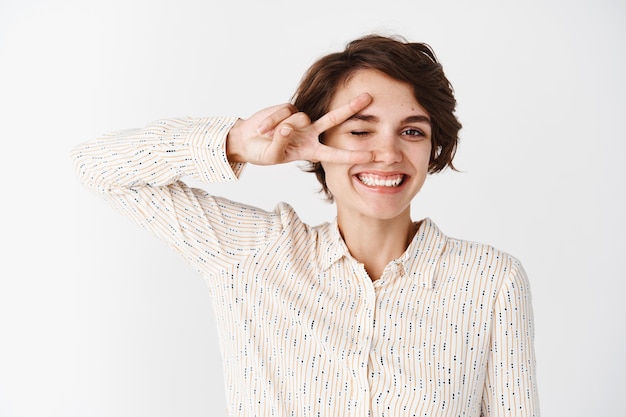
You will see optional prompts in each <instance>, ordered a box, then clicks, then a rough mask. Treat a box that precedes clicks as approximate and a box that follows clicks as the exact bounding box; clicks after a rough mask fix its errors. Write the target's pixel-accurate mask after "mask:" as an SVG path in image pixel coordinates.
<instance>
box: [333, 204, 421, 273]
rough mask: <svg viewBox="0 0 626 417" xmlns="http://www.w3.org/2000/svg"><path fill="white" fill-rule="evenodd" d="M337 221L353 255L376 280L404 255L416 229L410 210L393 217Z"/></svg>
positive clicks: (340, 219)
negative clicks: (390, 264) (390, 263)
mask: <svg viewBox="0 0 626 417" xmlns="http://www.w3.org/2000/svg"><path fill="white" fill-rule="evenodd" d="M337 222H338V225H339V230H340V231H341V235H342V237H343V239H344V241H345V242H346V246H347V247H348V250H350V253H351V254H352V256H353V257H354V258H355V259H356V260H357V261H359V262H361V263H362V264H363V265H364V266H365V270H366V271H367V273H368V274H369V276H370V278H371V279H372V280H377V279H378V278H380V276H381V275H382V273H383V270H384V269H385V267H386V266H387V264H389V262H391V261H393V260H394V259H397V258H399V257H400V256H402V254H403V253H404V251H405V250H406V248H407V247H408V246H409V244H410V243H411V240H412V239H413V236H415V233H416V232H417V225H416V224H414V223H413V221H412V220H411V216H410V213H409V212H408V210H407V213H405V214H403V215H402V216H398V217H397V218H394V219H390V220H380V219H352V218H351V219H343V218H342V217H341V216H340V215H339V214H338V216H337Z"/></svg>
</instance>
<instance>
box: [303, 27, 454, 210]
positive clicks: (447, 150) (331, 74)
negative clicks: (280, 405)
mask: <svg viewBox="0 0 626 417" xmlns="http://www.w3.org/2000/svg"><path fill="white" fill-rule="evenodd" d="M362 69H373V70H377V71H380V72H382V73H384V74H387V75H388V76H390V77H392V78H395V79H397V80H399V81H402V82H405V83H407V84H409V85H410V86H411V87H412V88H413V91H414V94H415V98H416V99H417V101H418V103H420V104H421V105H422V107H423V108H424V110H426V112H427V113H428V114H429V116H430V118H431V126H432V136H431V140H432V151H431V155H430V163H429V166H428V172H429V173H435V172H439V171H441V170H443V169H444V168H446V167H450V168H452V169H455V168H454V165H453V164H452V159H453V158H454V154H455V152H456V148H457V143H458V133H459V130H460V129H461V123H460V122H459V121H458V120H457V118H456V116H455V114H454V110H455V107H456V99H455V98H454V90H453V89H452V85H451V84H450V82H449V81H448V79H447V78H446V76H445V74H444V73H443V68H442V66H441V64H440V63H439V61H438V60H437V58H436V56H435V53H434V52H433V50H432V49H431V47H430V46H428V45H427V44H424V43H409V42H406V41H405V40H404V39H402V38H394V37H386V36H379V35H369V36H366V37H363V38H360V39H357V40H354V41H352V42H350V43H349V44H348V45H347V46H346V49H345V50H344V51H343V52H336V53H332V54H329V55H326V56H324V57H322V58H320V59H319V60H317V61H316V62H315V63H314V64H313V65H312V66H311V67H310V68H309V69H308V71H307V72H306V73H305V75H304V77H303V78H302V80H301V81H300V85H299V86H298V89H297V90H296V93H295V94H294V97H293V99H292V102H293V104H294V105H295V106H296V108H297V109H298V110H299V111H301V112H304V113H306V114H307V115H308V116H309V117H310V118H311V120H317V119H319V118H320V117H322V116H323V115H324V114H326V113H327V112H328V111H329V110H330V109H329V106H330V103H331V101H332V99H333V96H334V95H335V92H336V91H337V89H338V87H339V85H340V84H341V83H345V82H347V81H348V80H349V78H350V76H351V75H353V74H354V73H355V72H356V71H358V70H362ZM320 141H323V135H321V136H320ZM306 170H307V171H308V172H314V173H315V175H316V176H317V179H318V181H319V182H320V183H321V184H322V191H324V193H325V194H326V196H327V197H328V199H329V200H331V201H332V200H333V196H332V194H331V193H330V190H329V189H328V187H327V186H326V174H325V172H324V168H322V164H321V163H319V162H310V163H309V165H308V167H307V168H306Z"/></svg>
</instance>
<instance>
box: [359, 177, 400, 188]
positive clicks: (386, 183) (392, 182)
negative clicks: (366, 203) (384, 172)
mask: <svg viewBox="0 0 626 417" xmlns="http://www.w3.org/2000/svg"><path fill="white" fill-rule="evenodd" d="M358 177H359V180H361V182H362V183H363V184H365V185H367V186H369V187H397V186H398V185H400V183H401V182H402V178H403V176H402V175H398V176H396V177H394V178H392V179H385V178H380V177H376V176H373V175H359V176H358Z"/></svg>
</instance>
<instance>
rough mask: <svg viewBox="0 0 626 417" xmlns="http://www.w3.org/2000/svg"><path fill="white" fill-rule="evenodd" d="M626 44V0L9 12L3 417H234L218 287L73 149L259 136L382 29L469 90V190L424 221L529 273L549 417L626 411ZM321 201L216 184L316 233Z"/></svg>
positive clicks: (5, 9) (1, 66) (183, 4)
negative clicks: (140, 221) (95, 185)
mask: <svg viewBox="0 0 626 417" xmlns="http://www.w3.org/2000/svg"><path fill="white" fill-rule="evenodd" d="M625 27H626V6H625V4H624V2H622V1H617V0H614V1H611V0H593V1H592V0H589V1H584V2H583V1H580V0H574V1H565V0H563V1H556V0H548V1H545V0H544V1H524V2H499V1H478V2H477V1H474V2H451V1H442V2H436V1H432V0H429V1H417V0H413V1H380V0H377V1H375V2H372V1H365V0H360V1H328V0H317V1H309V2H301V3H300V2H296V1H293V0H292V1H258V2H257V1H244V2H241V1H222V2H210V1H205V2H201V1H189V0H176V1H166V0H145V1H132V0H107V1H101V2H97V3H96V2H91V4H90V2H87V1H70V0H58V1H54V2H45V1H32V0H31V1H28V0H8V1H7V0H3V1H2V3H0V158H1V161H2V162H1V163H0V169H1V170H2V171H1V172H2V180H3V182H2V185H1V187H2V188H1V192H2V194H1V195H2V197H1V198H2V199H1V203H0V210H1V216H0V219H1V221H2V225H1V229H0V230H1V231H0V233H1V236H2V238H1V242H2V250H1V251H0V254H1V255H0V256H1V264H0V268H1V269H0V274H1V278H0V416H3V417H5V416H6V417H26V416H28V417H31V416H33V417H35V416H36V417H44V416H55V417H56V416H59V417H61V416H63V417H74V416H76V417H79V416H80V417H85V416H89V417H91V416H133V417H134V416H150V417H159V416H219V415H225V401H224V389H223V387H222V374H221V359H220V355H219V345H218V342H217V340H216V331H215V325H214V323H213V313H212V307H211V303H210V300H209V298H208V292H207V290H206V288H205V284H204V281H203V280H202V278H201V277H200V276H198V275H196V273H195V272H194V271H193V270H192V268H191V267H189V266H188V265H187V264H186V263H184V261H183V260H182V258H181V259H179V257H178V256H177V255H176V254H174V253H173V252H170V250H169V249H167V248H166V247H165V245H163V244H161V243H160V242H159V241H157V240H156V239H154V238H153V237H152V236H150V235H148V234H147V233H146V232H144V231H143V230H141V229H140V228H138V227H136V226H134V225H132V224H131V223H130V222H128V221H127V220H126V219H125V218H122V217H119V215H118V214H116V213H115V212H114V211H113V210H112V209H110V208H109V207H108V206H106V205H105V204H103V203H101V201H100V200H99V199H98V198H97V197H95V196H93V195H90V194H89V193H88V192H87V191H86V190H85V189H84V188H83V187H82V186H81V185H79V184H78V182H77V180H76V179H75V177H74V175H73V168H72V164H71V162H70V159H69V156H68V153H69V150H70V148H71V147H72V146H73V145H75V144H77V143H79V142H82V141H84V140H88V139H92V138H95V137H97V136H99V135H101V134H103V133H107V132H109V131H113V130H118V129H123V128H131V127H140V126H143V125H145V124H147V123H149V122H151V121H153V120H155V119H158V118H161V117H177V116H186V115H189V116H206V115H237V116H241V117H247V116H248V115H250V114H251V113H252V112H254V111H255V110H257V109H260V108H262V107H265V106H268V105H272V104H276V103H281V102H285V101H287V100H288V99H289V98H290V96H291V94H292V92H293V90H294V88H295V86H296V85H297V83H298V81H299V79H300V76H301V75H302V73H303V72H304V70H305V69H306V68H307V67H308V66H309V65H310V64H311V63H312V62H313V61H314V60H315V59H316V58H318V57H319V56H321V55H323V54H326V53H328V52H331V51H335V50H338V49H341V48H343V46H344V45H345V43H346V42H347V41H349V40H351V39H353V38H355V37H358V36H361V35H364V34H367V33H370V32H379V33H383V34H401V35H404V36H405V37H406V38H408V39H410V40H412V41H424V42H427V43H429V44H431V45H432V46H433V48H434V49H435V51H436V52H437V54H438V56H439V58H440V60H441V61H442V62H443V64H444V68H445V70H446V73H447V75H448V77H449V78H450V79H451V81H452V83H453V85H454V87H455V90H456V96H457V100H458V102H459V107H458V115H459V118H460V119H461V121H462V122H463V124H464V129H463V130H462V141H461V145H460V149H459V152H458V159H457V166H458V168H459V169H460V170H461V171H462V172H461V173H454V172H445V173H443V174H439V175H437V176H433V177H431V178H430V179H429V180H428V181H427V184H426V186H425V188H424V190H423V192H422V193H421V194H420V195H419V196H418V198H417V199H416V201H415V202H414V217H415V218H421V217H425V216H428V217H431V218H432V219H433V220H434V221H435V222H436V223H437V224H438V225H439V226H440V227H441V228H442V229H443V230H444V231H445V232H446V233H447V234H448V235H451V236H455V237H460V238H464V239H470V240H477V241H483V242H488V243H492V244H494V245H496V246H498V247H499V248H501V249H503V250H505V251H508V252H510V253H512V254H514V255H515V256H516V257H518V258H519V259H520V260H521V261H522V262H523V264H524V266H525V267H526V269H527V272H528V274H529V277H530V280H531V285H532V290H533V296H534V307H535V317H536V323H537V329H536V350H537V357H538V376H539V388H540V394H541V403H542V411H543V415H544V416H570V417H573V416H581V417H583V416H585V417H587V416H616V415H624V414H623V413H624V411H623V407H620V403H621V402H623V393H624V392H626V378H624V375H625V374H626V366H625V365H626V359H625V355H626V341H625V337H624V336H625V334H624V333H625V330H626V324H625V323H626V321H625V319H626V314H625V313H624V307H623V306H624V304H625V303H626V299H625V295H626V283H625V281H626V272H625V271H626V269H625V268H624V261H623V259H624V257H625V256H626V244H625V237H624V234H625V232H626V222H625V221H624V213H625V212H626V175H625V168H624V165H625V162H626V158H625V157H624V154H625V152H626V134H625V131H626V127H625V123H626V116H625V114H626V99H625V97H626V82H625V81H624V78H625V74H626V53H625V51H626V30H625V29H624V28H625ZM316 188H317V186H316V183H315V181H314V179H313V177H312V176H311V175H310V174H305V173H301V172H300V171H299V170H298V168H297V166H296V165H289V166H281V167H274V168H259V167H248V168H247V170H246V172H245V175H244V177H243V179H242V180H241V181H240V182H238V183H236V184H230V185H228V187H224V186H219V187H218V186H215V187H212V188H209V189H210V190H213V191H214V192H215V193H221V194H224V195H227V196H230V197H234V198H236V199H238V200H240V201H244V202H248V203H253V204H257V205H259V206H261V207H263V208H267V209H271V208H273V206H274V204H275V203H276V202H278V201H280V200H286V201H288V202H290V203H291V204H292V205H293V206H294V207H295V208H296V210H298V211H299V213H300V215H301V217H302V218H303V219H304V220H306V221H307V222H310V223H315V224H316V223H319V222H321V221H325V220H330V219H332V218H333V216H334V208H333V206H330V205H327V204H326V203H323V202H322V201H321V198H320V196H319V195H318V194H316Z"/></svg>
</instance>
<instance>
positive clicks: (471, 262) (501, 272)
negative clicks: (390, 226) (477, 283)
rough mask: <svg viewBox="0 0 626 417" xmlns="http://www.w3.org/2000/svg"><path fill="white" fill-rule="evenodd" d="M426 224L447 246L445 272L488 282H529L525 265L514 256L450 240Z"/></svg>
mask: <svg viewBox="0 0 626 417" xmlns="http://www.w3.org/2000/svg"><path fill="white" fill-rule="evenodd" d="M427 221H428V224H427V225H426V226H427V228H431V229H433V231H431V233H434V234H436V235H439V236H440V240H441V241H443V242H444V243H443V244H442V245H441V247H442V250H441V256H440V266H441V267H442V268H445V269H447V270H448V271H455V272H457V273H460V274H462V275H465V274H468V275H471V276H473V277H479V278H484V279H487V280H489V281H501V280H503V279H507V278H509V279H519V278H521V279H522V280H525V279H526V278H525V277H526V274H525V272H524V268H523V266H522V263H521V262H520V260H519V259H518V258H516V257H515V256H513V255H512V254H510V253H508V252H506V251H504V250H502V249H499V248H497V247H496V246H494V245H492V244H489V243H483V242H477V241H473V240H468V239H461V238H457V237H450V236H447V235H445V234H444V233H443V232H442V231H441V230H440V229H439V227H438V226H437V225H435V223H434V222H432V220H430V219H427Z"/></svg>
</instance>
